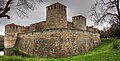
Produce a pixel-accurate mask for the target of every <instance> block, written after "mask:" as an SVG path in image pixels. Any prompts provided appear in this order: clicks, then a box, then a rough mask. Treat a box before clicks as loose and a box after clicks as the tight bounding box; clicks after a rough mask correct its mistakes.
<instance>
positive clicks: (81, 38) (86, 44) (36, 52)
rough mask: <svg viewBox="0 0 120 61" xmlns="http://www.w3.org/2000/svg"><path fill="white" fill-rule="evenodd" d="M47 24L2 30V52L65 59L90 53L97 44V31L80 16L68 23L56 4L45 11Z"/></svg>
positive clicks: (63, 12) (63, 9) (98, 38)
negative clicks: (11, 49) (3, 50)
mask: <svg viewBox="0 0 120 61" xmlns="http://www.w3.org/2000/svg"><path fill="white" fill-rule="evenodd" d="M46 9H47V10H46V12H47V16H46V21H42V22H38V23H35V24H31V25H30V26H26V27H25V26H20V25H16V24H13V23H12V24H7V25H6V26H5V37H4V45H5V48H13V47H15V48H18V49H19V50H20V51H21V52H23V53H26V54H29V55H32V56H35V57H67V56H71V55H77V54H80V53H82V52H85V51H89V50H90V49H93V48H95V47H97V46H98V45H99V44H100V42H101V41H100V34H99V33H98V32H97V29H96V28H93V27H88V26H86V18H85V17H84V16H82V15H78V16H74V17H72V22H68V21H67V14H66V13H67V11H66V9H67V7H66V6H64V5H63V4H60V3H55V4H52V5H50V6H47V7H46Z"/></svg>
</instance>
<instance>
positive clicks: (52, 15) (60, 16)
mask: <svg viewBox="0 0 120 61" xmlns="http://www.w3.org/2000/svg"><path fill="white" fill-rule="evenodd" d="M66 8H67V7H66V6H64V5H62V4H60V3H55V4H52V5H50V6H47V7H46V11H47V17H46V22H47V29H51V28H67V14H66Z"/></svg>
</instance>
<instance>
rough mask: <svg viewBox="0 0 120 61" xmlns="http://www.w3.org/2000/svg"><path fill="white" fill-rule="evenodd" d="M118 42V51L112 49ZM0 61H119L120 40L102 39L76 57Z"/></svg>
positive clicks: (5, 59) (5, 60)
mask: <svg viewBox="0 0 120 61" xmlns="http://www.w3.org/2000/svg"><path fill="white" fill-rule="evenodd" d="M114 40H119V42H118V45H119V47H118V49H112V47H113V46H112V45H113V43H112V42H113V41H114ZM0 61H120V39H102V42H101V45H100V46H98V47H97V48H95V49H93V50H91V51H89V52H86V53H82V54H80V55H77V56H71V57H67V58H25V57H24V58H22V57H15V56H14V57H10V56H0Z"/></svg>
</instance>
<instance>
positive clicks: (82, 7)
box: [0, 0, 95, 35]
mask: <svg viewBox="0 0 120 61" xmlns="http://www.w3.org/2000/svg"><path fill="white" fill-rule="evenodd" d="M53 1H54V2H53ZM56 2H59V3H61V4H63V5H66V6H67V13H68V14H67V15H68V18H67V19H68V21H72V17H73V16H76V15H83V16H85V17H86V18H87V25H89V26H90V25H94V24H93V22H92V21H91V20H90V19H89V14H88V11H89V10H90V7H91V6H92V4H93V3H95V0H51V1H50V2H49V3H47V2H45V3H44V4H41V5H40V6H38V7H37V9H35V10H34V11H32V12H30V13H29V14H28V16H29V17H27V18H26V17H22V18H20V17H18V16H16V15H11V16H12V18H11V19H10V20H8V19H7V18H0V35H4V30H5V29H4V26H5V25H6V24H10V23H15V24H18V25H23V26H28V25H29V24H32V23H36V22H40V21H45V20H46V10H45V8H46V6H48V5H51V4H53V3H56Z"/></svg>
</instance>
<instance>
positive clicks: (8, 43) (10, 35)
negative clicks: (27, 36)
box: [4, 23, 29, 48]
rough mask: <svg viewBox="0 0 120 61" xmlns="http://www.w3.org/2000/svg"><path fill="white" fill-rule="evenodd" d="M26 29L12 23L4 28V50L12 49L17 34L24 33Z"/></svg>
mask: <svg viewBox="0 0 120 61" xmlns="http://www.w3.org/2000/svg"><path fill="white" fill-rule="evenodd" d="M28 29H29V28H28V27H24V26H20V25H16V24H14V23H12V24H8V25H6V26H5V37H4V46H5V48H12V47H14V44H15V42H16V40H17V35H18V33H26V32H27V31H28Z"/></svg>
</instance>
